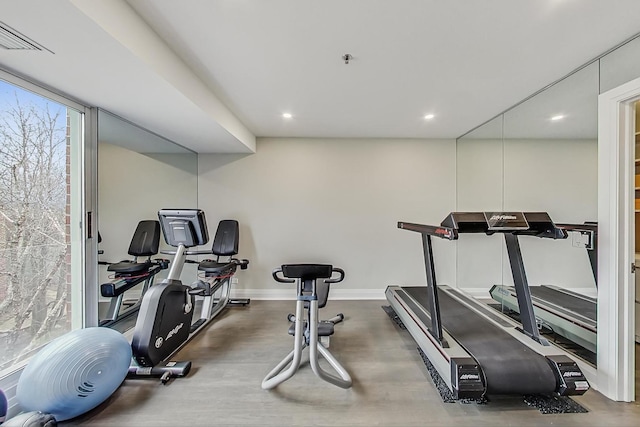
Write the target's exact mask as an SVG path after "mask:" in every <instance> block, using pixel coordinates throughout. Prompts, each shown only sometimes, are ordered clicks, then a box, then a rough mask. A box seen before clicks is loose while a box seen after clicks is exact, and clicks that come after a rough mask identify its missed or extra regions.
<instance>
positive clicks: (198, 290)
mask: <svg viewBox="0 0 640 427" xmlns="http://www.w3.org/2000/svg"><path fill="white" fill-rule="evenodd" d="M204 294H205V289H202V288H195V289H189V295H194V296H203V295H204Z"/></svg>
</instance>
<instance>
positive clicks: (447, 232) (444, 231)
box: [436, 228, 451, 237]
mask: <svg viewBox="0 0 640 427" xmlns="http://www.w3.org/2000/svg"><path fill="white" fill-rule="evenodd" d="M436 234H441V235H443V236H444V237H451V230H447V229H446V228H436Z"/></svg>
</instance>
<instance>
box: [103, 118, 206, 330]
mask: <svg viewBox="0 0 640 427" xmlns="http://www.w3.org/2000/svg"><path fill="white" fill-rule="evenodd" d="M197 182H198V158H197V154H196V153H194V152H192V151H190V150H187V149H186V148H184V147H181V146H180V145H178V144H176V143H174V142H172V141H169V140H167V139H164V138H162V137H160V136H158V135H156V134H153V133H151V132H149V131H147V130H145V129H142V128H141V127H138V126H136V125H134V124H132V123H130V122H128V121H126V120H123V119H122V118H120V117H117V116H115V115H113V114H111V113H109V112H107V111H104V110H99V111H98V229H99V232H100V237H101V242H100V243H99V244H98V250H99V256H98V258H99V261H100V265H99V268H98V271H99V285H101V284H104V283H110V282H112V281H114V280H115V278H114V272H113V271H108V269H109V266H110V265H112V263H117V262H119V261H122V260H133V256H131V255H129V254H128V250H129V245H130V243H131V240H132V237H133V235H134V232H135V230H136V227H137V225H138V223H139V222H140V221H145V220H157V219H158V215H157V213H158V210H160V209H162V208H195V207H197V206H198V198H197V194H198V188H197ZM168 249H171V248H168V247H167V246H166V244H165V242H164V239H163V238H162V237H160V250H168ZM152 258H171V256H170V255H166V254H164V255H163V254H161V253H159V254H158V255H157V256H153V257H152ZM145 259H146V257H140V258H139V259H138V262H143V261H144V260H145ZM166 273H167V270H161V271H160V272H159V273H158V274H156V275H155V277H154V280H155V281H156V282H158V281H160V280H162V279H163V278H165V277H166ZM183 275H184V276H185V277H187V278H191V276H193V278H195V270H194V271H193V272H191V271H189V269H188V266H187V267H186V268H185V270H184V274H183ZM143 287H144V281H143V282H142V283H140V284H139V285H136V286H134V287H133V288H131V289H130V290H129V291H127V292H126V293H125V294H124V297H123V298H122V301H121V302H122V304H118V308H117V310H114V307H115V306H113V305H112V304H113V303H114V301H115V300H114V297H104V296H102V295H101V296H100V304H99V313H100V314H99V316H100V319H99V320H100V321H101V323H102V324H104V323H105V322H106V320H108V318H113V317H114V315H117V314H118V313H120V314H122V313H124V312H125V311H126V310H127V309H128V308H130V307H132V306H134V305H135V304H136V303H137V302H138V301H139V297H140V295H141V293H142V290H143ZM110 310H111V312H110ZM114 311H115V313H114ZM129 313H131V315H130V316H125V317H128V318H129V322H120V325H119V326H118V329H127V328H129V327H131V326H133V322H135V313H133V312H131V311H129ZM120 317H122V316H120ZM125 320H126V319H125Z"/></svg>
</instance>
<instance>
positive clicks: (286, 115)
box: [282, 113, 293, 119]
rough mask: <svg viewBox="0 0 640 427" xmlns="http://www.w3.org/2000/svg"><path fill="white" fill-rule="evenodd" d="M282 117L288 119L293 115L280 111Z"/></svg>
mask: <svg viewBox="0 0 640 427" xmlns="http://www.w3.org/2000/svg"><path fill="white" fill-rule="evenodd" d="M282 117H284V118H285V119H290V118H291V117H293V116H292V115H291V113H282Z"/></svg>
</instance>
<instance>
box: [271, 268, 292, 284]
mask: <svg viewBox="0 0 640 427" xmlns="http://www.w3.org/2000/svg"><path fill="white" fill-rule="evenodd" d="M278 273H282V268H280V267H278V268H276V269H274V270H273V271H272V272H271V275H272V276H273V280H275V281H276V282H280V283H295V282H296V280H295V279H285V278H284V277H280V276H278Z"/></svg>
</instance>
